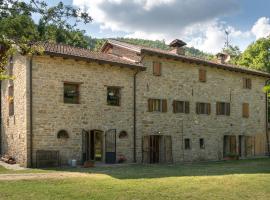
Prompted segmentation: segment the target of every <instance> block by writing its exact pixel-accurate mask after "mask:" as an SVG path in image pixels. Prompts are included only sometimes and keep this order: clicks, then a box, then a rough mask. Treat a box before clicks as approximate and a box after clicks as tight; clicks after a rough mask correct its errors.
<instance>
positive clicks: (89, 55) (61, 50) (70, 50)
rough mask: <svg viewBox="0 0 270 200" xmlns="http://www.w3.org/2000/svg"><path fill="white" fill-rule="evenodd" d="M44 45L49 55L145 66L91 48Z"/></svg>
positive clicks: (138, 66) (130, 65) (129, 65)
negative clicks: (93, 50)
mask: <svg viewBox="0 0 270 200" xmlns="http://www.w3.org/2000/svg"><path fill="white" fill-rule="evenodd" d="M42 46H43V48H44V53H45V54H47V55H52V56H61V57H69V58H74V59H78V60H85V61H96V62H104V63H108V64H115V65H120V66H124V67H129V68H142V69H143V68H144V67H143V66H142V65H141V64H139V63H134V62H131V61H129V60H126V59H123V58H120V57H117V56H113V55H108V54H106V53H98V52H92V51H90V50H89V49H84V48H78V47H72V46H69V45H64V44H54V43H42Z"/></svg>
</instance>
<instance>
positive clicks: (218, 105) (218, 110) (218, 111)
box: [216, 102, 220, 115]
mask: <svg viewBox="0 0 270 200" xmlns="http://www.w3.org/2000/svg"><path fill="white" fill-rule="evenodd" d="M216 112H217V113H216V114H217V115H220V103H219V102H217V104H216Z"/></svg>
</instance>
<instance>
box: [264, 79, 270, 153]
mask: <svg viewBox="0 0 270 200" xmlns="http://www.w3.org/2000/svg"><path fill="white" fill-rule="evenodd" d="M269 81H270V79H268V80H266V81H265V86H266V85H267V84H268V82H269ZM265 107H266V109H265V116H266V119H265V122H266V123H265V128H266V130H265V134H266V143H267V151H268V152H267V153H268V156H269V157H270V143H269V134H268V128H269V127H268V115H269V114H268V107H269V105H268V92H266V94H265Z"/></svg>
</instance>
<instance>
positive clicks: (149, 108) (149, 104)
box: [148, 99, 153, 112]
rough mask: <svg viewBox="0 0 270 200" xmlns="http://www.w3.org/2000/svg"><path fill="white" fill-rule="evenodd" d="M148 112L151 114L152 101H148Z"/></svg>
mask: <svg viewBox="0 0 270 200" xmlns="http://www.w3.org/2000/svg"><path fill="white" fill-rule="evenodd" d="M148 112H153V99H148Z"/></svg>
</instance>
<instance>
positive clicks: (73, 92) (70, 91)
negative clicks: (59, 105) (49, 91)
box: [64, 83, 80, 104]
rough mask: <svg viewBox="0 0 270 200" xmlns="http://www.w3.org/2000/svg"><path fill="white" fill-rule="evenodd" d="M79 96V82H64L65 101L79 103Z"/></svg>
mask: <svg viewBox="0 0 270 200" xmlns="http://www.w3.org/2000/svg"><path fill="white" fill-rule="evenodd" d="M79 97H80V93H79V84H77V83H64V103H69V104H78V103H79Z"/></svg>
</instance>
